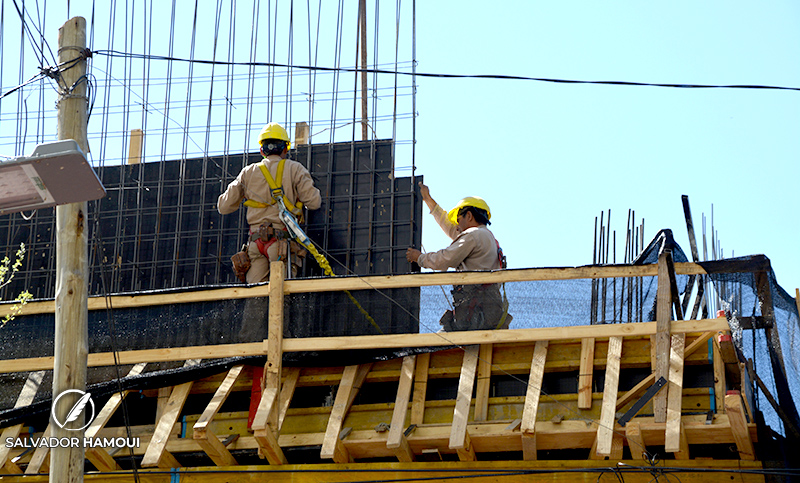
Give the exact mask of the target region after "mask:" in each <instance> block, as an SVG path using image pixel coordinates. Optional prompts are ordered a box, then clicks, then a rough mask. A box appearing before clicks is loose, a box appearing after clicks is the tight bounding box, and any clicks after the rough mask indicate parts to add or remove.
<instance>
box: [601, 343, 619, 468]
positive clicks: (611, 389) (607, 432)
mask: <svg viewBox="0 0 800 483" xmlns="http://www.w3.org/2000/svg"><path fill="white" fill-rule="evenodd" d="M621 359H622V337H611V338H610V339H608V356H607V362H606V381H605V386H604V387H603V405H602V407H601V409H600V422H599V424H598V428H597V454H598V455H601V456H610V455H611V450H612V443H613V439H614V426H615V422H614V416H615V408H616V405H617V395H618V392H619V367H620V360H621Z"/></svg>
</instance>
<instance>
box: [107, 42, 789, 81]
mask: <svg viewBox="0 0 800 483" xmlns="http://www.w3.org/2000/svg"><path fill="white" fill-rule="evenodd" d="M94 54H96V55H106V56H111V57H131V58H135V59H145V58H150V59H154V60H168V61H173V62H192V63H197V64H207V65H211V64H222V65H229V64H231V65H239V66H254V67H271V68H275V67H281V68H286V69H289V68H291V69H298V70H308V71H317V72H350V73H361V72H365V73H368V74H387V75H405V76H417V77H429V78H441V79H495V80H523V81H536V82H551V83H556V84H595V85H616V86H641V87H669V88H676V89H765V90H787V91H800V87H787V86H775V85H760V84H672V83H654V82H632V81H590V80H578V79H558V78H549V77H529V76H519V75H507V74H442V73H431V72H405V71H401V70H387V69H359V68H354V67H322V66H309V65H291V64H280V63H275V62H227V61H212V60H200V59H185V58H180V57H172V56H159V55H156V56H148V55H145V54H135V53H131V52H120V51H116V50H97V51H95V52H94Z"/></svg>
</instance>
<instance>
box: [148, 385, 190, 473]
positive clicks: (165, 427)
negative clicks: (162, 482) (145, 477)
mask: <svg viewBox="0 0 800 483" xmlns="http://www.w3.org/2000/svg"><path fill="white" fill-rule="evenodd" d="M191 390H192V382H186V383H183V384H180V385H178V386H175V387H174V388H173V389H172V394H171V395H170V397H169V401H167V406H166V410H165V411H164V414H163V415H162V417H161V419H159V420H158V421H157V422H156V429H155V431H153V436H152V438H151V439H150V444H148V445H147V450H146V451H145V453H144V458H142V467H143V468H151V467H155V466H158V467H159V468H176V467H179V466H180V465H178V466H173V465H175V464H176V463H177V460H175V458H174V457H173V456H172V455H171V454H169V452H168V451H167V441H168V440H169V436H170V434H171V433H172V427H173V426H174V425H175V423H176V422H177V421H178V417H179V416H180V414H181V410H182V409H183V405H184V404H185V403H186V399H187V398H188V397H189V392H190V391H191Z"/></svg>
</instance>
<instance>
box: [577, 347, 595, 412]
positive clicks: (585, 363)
mask: <svg viewBox="0 0 800 483" xmlns="http://www.w3.org/2000/svg"><path fill="white" fill-rule="evenodd" d="M593 373H594V338H592V337H587V338H585V339H581V367H580V370H579V372H578V408H579V409H591V407H592V378H593V377H594V375H593Z"/></svg>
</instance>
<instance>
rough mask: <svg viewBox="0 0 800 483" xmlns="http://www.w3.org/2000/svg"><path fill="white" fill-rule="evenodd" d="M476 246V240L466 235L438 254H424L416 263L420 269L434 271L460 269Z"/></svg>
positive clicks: (437, 252)
mask: <svg viewBox="0 0 800 483" xmlns="http://www.w3.org/2000/svg"><path fill="white" fill-rule="evenodd" d="M475 246H476V242H475V238H474V237H473V236H470V235H469V234H467V233H464V234H462V236H459V237H457V238H456V239H455V241H453V243H451V244H450V246H449V247H447V248H443V249H441V250H439V251H436V252H430V253H423V254H421V255H419V256H418V257H417V260H416V261H417V263H418V264H419V266H420V267H423V268H430V269H433V270H447V269H448V268H458V267H459V265H461V264H462V262H463V261H464V259H465V258H467V257H468V256H469V255H470V254H471V253H472V252H473V251H474V250H475Z"/></svg>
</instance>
